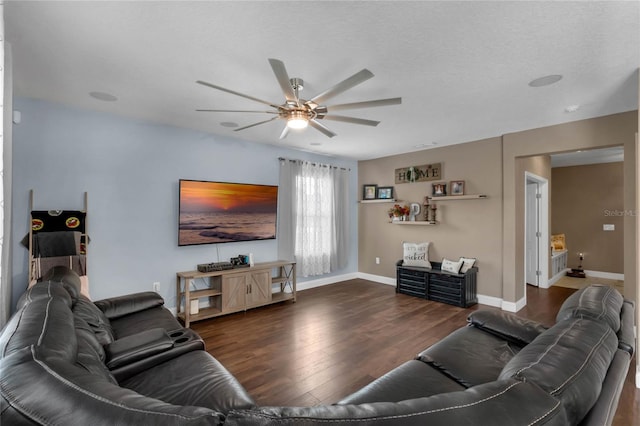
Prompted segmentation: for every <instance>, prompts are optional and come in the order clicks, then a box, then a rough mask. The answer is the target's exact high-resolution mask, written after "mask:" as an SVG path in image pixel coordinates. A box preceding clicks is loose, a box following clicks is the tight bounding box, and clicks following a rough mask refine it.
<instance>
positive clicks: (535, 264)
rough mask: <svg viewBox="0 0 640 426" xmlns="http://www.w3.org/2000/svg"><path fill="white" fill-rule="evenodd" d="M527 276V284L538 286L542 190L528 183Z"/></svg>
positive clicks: (526, 213) (526, 205) (526, 211)
mask: <svg viewBox="0 0 640 426" xmlns="http://www.w3.org/2000/svg"><path fill="white" fill-rule="evenodd" d="M525 228H526V229H525V240H526V241H525V249H526V253H525V256H526V261H525V268H526V271H525V276H526V281H527V284H531V285H535V286H538V285H539V282H538V278H539V275H540V256H539V253H540V236H541V233H540V188H539V184H538V182H535V181H527V194H526V199H525Z"/></svg>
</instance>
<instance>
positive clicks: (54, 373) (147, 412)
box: [31, 346, 217, 419]
mask: <svg viewBox="0 0 640 426" xmlns="http://www.w3.org/2000/svg"><path fill="white" fill-rule="evenodd" d="M31 354H32V356H33V360H34V361H35V362H36V363H38V364H39V365H40V366H41V367H42V368H43V369H44V370H45V371H46V372H47V373H49V374H50V375H51V376H52V377H54V378H56V379H58V381H59V382H60V383H62V384H64V385H66V386H68V387H70V388H72V389H74V390H77V391H78V392H80V393H82V394H84V395H87V396H89V397H91V398H93V399H96V400H98V401H101V402H104V403H106V404H109V405H113V406H115V407H118V408H120V409H124V410H128V411H134V412H138V413H144V414H154V415H160V416H169V417H178V418H181V419H194V418H198V417H205V416H207V415H206V414H205V415H196V416H193V417H190V416H185V415H182V414H176V413H163V412H158V411H150V410H143V409H141V408H134V407H128V406H126V405H122V404H119V403H117V402H114V401H111V400H109V399H106V398H104V397H102V396H100V395H96V394H94V393H91V392H88V391H86V390H85V389H83V388H81V387H79V386H77V385H76V384H75V383H73V382H70V381H68V380H66V379H65V378H64V377H62V376H60V375H59V374H58V373H56V372H55V371H53V370H52V369H51V368H49V366H48V365H47V364H45V363H44V362H42V361H40V360H39V359H38V358H37V357H36V354H35V348H34V347H33V346H31ZM114 386H115V385H114ZM139 395H141V394H139ZM142 396H144V395H142ZM147 398H148V397H147ZM152 399H153V398H152ZM169 405H171V404H169ZM215 413H217V412H216V411H214V410H212V413H209V414H208V415H213V414H215Z"/></svg>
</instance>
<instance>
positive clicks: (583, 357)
mask: <svg viewBox="0 0 640 426" xmlns="http://www.w3.org/2000/svg"><path fill="white" fill-rule="evenodd" d="M48 278H49V280H48V281H44V282H41V283H38V284H36V285H34V286H33V287H32V288H30V289H29V290H28V291H27V292H26V293H25V294H24V296H23V297H22V298H21V300H20V302H19V304H18V311H17V312H16V314H15V315H14V316H13V317H12V319H11V320H10V322H9V323H8V324H7V326H6V327H5V328H4V329H3V330H2V333H1V334H0V393H1V395H2V398H1V399H0V423H1V424H12V425H14V424H15V425H21V424H78V425H88V424H91V425H113V424H131V425H142V424H145V425H146V424H163V425H164V424H168V425H170V424H185V425H191V424H194V425H199V424H212V425H217V424H225V425H270V424H273V425H300V424H304V425H312V424H318V425H331V424H333V425H446V426H452V425H458V424H468V425H472V424H477V425H487V424H491V425H505V426H507V425H508V426H513V425H589V426H605V425H609V424H611V421H612V419H613V415H614V413H615V407H616V405H617V402H618V398H619V396H620V392H621V390H622V383H623V382H624V379H625V376H626V373H627V371H628V368H629V364H630V360H631V357H632V355H633V348H634V347H635V343H634V337H633V316H634V305H633V303H631V302H629V301H625V300H624V299H623V298H622V296H621V295H620V294H619V293H618V292H617V291H615V290H613V289H612V288H609V287H604V286H591V287H588V288H587V289H584V290H581V291H578V292H576V293H575V294H573V295H572V296H570V297H569V298H568V299H567V301H565V303H564V304H563V306H562V308H561V309H560V311H559V313H558V316H557V323H556V324H555V325H553V326H552V327H550V328H548V329H547V328H546V327H543V326H542V325H541V324H538V323H536V322H534V321H530V320H526V319H523V318H520V317H518V316H516V315H512V314H508V313H504V312H500V311H497V310H479V311H475V312H473V313H472V314H471V315H470V317H469V324H468V326H466V327H462V328H460V329H458V330H457V331H455V332H453V333H451V334H450V335H449V336H447V337H445V338H444V339H442V340H441V341H440V342H438V343H436V344H435V345H433V346H431V347H429V348H427V349H425V350H424V351H422V352H421V353H419V354H418V355H417V356H416V358H415V359H413V360H409V361H407V362H405V363H404V364H402V365H400V366H399V367H397V368H395V369H393V370H392V371H390V372H388V373H387V374H385V375H383V376H382V377H380V378H378V379H376V380H374V381H373V382H372V383H370V384H369V385H367V386H365V387H364V388H362V389H360V390H359V391H357V392H355V393H353V394H352V395H349V396H346V397H345V398H343V399H342V400H341V401H339V402H337V403H336V404H334V405H323V406H316V407H259V406H256V404H255V401H253V399H252V398H251V396H250V395H248V394H247V393H246V391H245V390H244V388H243V387H242V386H241V385H240V383H238V382H237V380H236V379H235V378H234V377H233V376H232V375H231V374H230V373H229V372H228V371H227V370H226V369H225V368H224V367H223V366H222V365H220V363H219V362H218V361H217V360H215V359H214V358H213V357H212V356H211V355H209V354H208V353H207V352H205V351H204V350H202V349H203V347H204V346H203V344H202V340H201V339H200V338H199V336H197V334H195V333H194V332H193V331H191V330H188V329H183V328H182V327H181V326H180V324H179V323H178V322H177V321H176V320H175V319H174V318H173V316H171V314H170V312H169V311H168V310H167V309H166V308H164V306H163V301H162V298H160V297H159V296H158V295H157V294H155V293H139V294H135V295H129V296H122V297H117V298H112V299H108V300H104V301H98V302H95V303H93V302H91V301H89V300H88V299H86V298H84V296H81V295H79V293H78V288H77V285H76V284H77V283H76V282H75V277H73V274H71V275H69V273H68V272H66V271H57V272H56V273H55V274H52V275H51V276H50V277H48ZM372 356H375V354H372Z"/></svg>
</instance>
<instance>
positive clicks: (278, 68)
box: [269, 59, 300, 106]
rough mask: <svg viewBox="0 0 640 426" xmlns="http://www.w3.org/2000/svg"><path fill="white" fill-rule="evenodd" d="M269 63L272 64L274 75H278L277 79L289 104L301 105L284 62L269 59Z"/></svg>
mask: <svg viewBox="0 0 640 426" xmlns="http://www.w3.org/2000/svg"><path fill="white" fill-rule="evenodd" d="M269 63H270V64H271V69H272V70H273V73H274V74H275V75H276V79H277V80H278V83H279V84H280V87H281V88H282V93H284V98H285V99H286V100H287V101H288V102H295V103H296V105H298V106H299V105H300V102H299V101H298V97H297V96H296V92H295V91H294V90H293V87H292V86H291V82H290V81H289V74H287V69H286V68H285V67H284V62H282V61H281V60H278V59H269Z"/></svg>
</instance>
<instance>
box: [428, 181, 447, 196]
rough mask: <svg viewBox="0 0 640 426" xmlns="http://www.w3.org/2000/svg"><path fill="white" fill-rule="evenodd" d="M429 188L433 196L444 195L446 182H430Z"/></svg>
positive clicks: (445, 193)
mask: <svg viewBox="0 0 640 426" xmlns="http://www.w3.org/2000/svg"><path fill="white" fill-rule="evenodd" d="M431 188H432V192H431V195H432V196H433V197H445V196H446V195H447V184H446V183H444V182H438V183H432V184H431Z"/></svg>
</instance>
